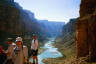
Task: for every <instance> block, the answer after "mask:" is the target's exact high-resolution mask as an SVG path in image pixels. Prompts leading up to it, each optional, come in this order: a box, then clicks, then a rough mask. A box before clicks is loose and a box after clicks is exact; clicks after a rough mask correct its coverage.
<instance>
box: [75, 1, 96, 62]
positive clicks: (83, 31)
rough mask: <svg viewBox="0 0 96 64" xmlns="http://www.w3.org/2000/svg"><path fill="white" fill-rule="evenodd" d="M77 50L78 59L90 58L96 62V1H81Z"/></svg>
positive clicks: (77, 30) (77, 25)
mask: <svg viewBox="0 0 96 64" xmlns="http://www.w3.org/2000/svg"><path fill="white" fill-rule="evenodd" d="M76 50H77V51H76V53H77V58H79V57H86V56H89V59H90V61H96V0H81V5H80V18H79V19H78V22H77V23H76Z"/></svg>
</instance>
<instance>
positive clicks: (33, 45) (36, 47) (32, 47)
mask: <svg viewBox="0 0 96 64" xmlns="http://www.w3.org/2000/svg"><path fill="white" fill-rule="evenodd" d="M31 49H33V50H37V49H38V40H32V42H31Z"/></svg>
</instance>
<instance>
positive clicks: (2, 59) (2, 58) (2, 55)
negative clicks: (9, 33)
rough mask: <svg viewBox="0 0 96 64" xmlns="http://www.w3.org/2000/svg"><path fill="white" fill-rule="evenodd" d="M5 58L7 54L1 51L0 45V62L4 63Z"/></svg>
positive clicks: (0, 63)
mask: <svg viewBox="0 0 96 64" xmlns="http://www.w3.org/2000/svg"><path fill="white" fill-rule="evenodd" d="M6 60H7V55H6V54H5V53H3V49H2V47H1V46H0V64H4V63H5V61H6Z"/></svg>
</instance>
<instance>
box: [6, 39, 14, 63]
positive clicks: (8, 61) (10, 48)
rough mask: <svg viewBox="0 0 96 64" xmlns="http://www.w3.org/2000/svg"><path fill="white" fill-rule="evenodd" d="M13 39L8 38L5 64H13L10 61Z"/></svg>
mask: <svg viewBox="0 0 96 64" xmlns="http://www.w3.org/2000/svg"><path fill="white" fill-rule="evenodd" d="M12 41H13V39H12V38H8V41H7V44H8V49H7V51H6V54H7V64H13V60H12V53H13V49H14V46H13V45H12V43H13V42H12Z"/></svg>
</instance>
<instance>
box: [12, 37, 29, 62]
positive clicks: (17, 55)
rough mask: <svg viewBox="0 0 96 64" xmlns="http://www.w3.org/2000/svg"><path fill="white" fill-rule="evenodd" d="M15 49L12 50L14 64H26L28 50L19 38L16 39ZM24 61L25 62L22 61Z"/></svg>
mask: <svg viewBox="0 0 96 64" xmlns="http://www.w3.org/2000/svg"><path fill="white" fill-rule="evenodd" d="M16 45H17V46H16V47H15V49H14V53H13V55H14V64H24V62H25V63H27V59H28V48H27V46H23V41H22V38H21V37H17V38H16ZM24 60H25V61H24Z"/></svg>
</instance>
